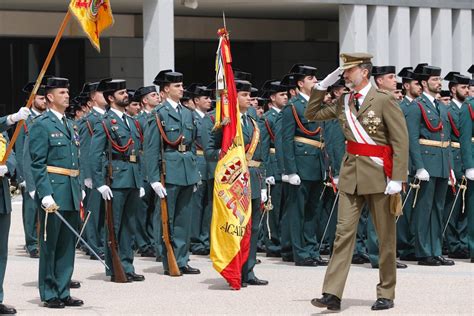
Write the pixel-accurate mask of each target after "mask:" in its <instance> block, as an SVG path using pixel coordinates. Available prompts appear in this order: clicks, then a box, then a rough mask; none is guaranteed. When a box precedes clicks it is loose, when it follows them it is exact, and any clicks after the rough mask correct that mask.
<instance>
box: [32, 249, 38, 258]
mask: <svg viewBox="0 0 474 316" xmlns="http://www.w3.org/2000/svg"><path fill="white" fill-rule="evenodd" d="M39 257H40V256H39V251H38V249H33V250H31V251H30V258H33V259H38V258H39Z"/></svg>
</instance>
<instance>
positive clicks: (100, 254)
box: [89, 252, 105, 260]
mask: <svg viewBox="0 0 474 316" xmlns="http://www.w3.org/2000/svg"><path fill="white" fill-rule="evenodd" d="M97 255H98V256H99V258H100V259H101V260H105V254H104V253H102V252H101V253H98V254H97ZM89 259H90V260H99V259H97V257H96V256H94V255H90V256H89Z"/></svg>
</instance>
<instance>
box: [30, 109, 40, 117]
mask: <svg viewBox="0 0 474 316" xmlns="http://www.w3.org/2000/svg"><path fill="white" fill-rule="evenodd" d="M31 112H32V113H33V115H34V116H38V115H40V114H41V113H40V112H38V111H35V110H34V109H33V108H31Z"/></svg>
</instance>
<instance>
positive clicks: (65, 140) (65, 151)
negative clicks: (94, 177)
mask: <svg viewBox="0 0 474 316" xmlns="http://www.w3.org/2000/svg"><path fill="white" fill-rule="evenodd" d="M67 124H68V127H67V128H66V126H65V125H64V123H63V122H62V121H60V120H59V118H58V117H57V116H56V115H55V114H54V113H53V112H52V111H47V112H45V113H44V114H43V115H41V116H40V117H38V118H37V119H36V120H35V124H33V125H32V126H31V128H30V135H29V146H30V156H31V172H32V175H33V179H34V182H35V186H36V195H37V196H38V197H39V199H40V201H41V199H42V198H44V197H45V196H48V195H51V196H52V197H53V199H54V200H55V202H56V204H57V205H58V206H59V207H60V210H62V211H78V210H79V208H80V202H81V199H82V195H81V186H80V183H79V177H69V176H64V175H60V174H54V173H48V172H47V166H55V167H60V168H65V169H73V170H78V169H79V146H80V143H79V135H78V134H77V133H76V131H75V130H74V128H73V126H74V124H75V123H74V122H73V121H72V120H69V119H67Z"/></svg>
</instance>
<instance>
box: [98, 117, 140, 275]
mask: <svg viewBox="0 0 474 316" xmlns="http://www.w3.org/2000/svg"><path fill="white" fill-rule="evenodd" d="M116 112H120V111H118V110H114V109H112V108H111V109H110V110H109V111H107V113H106V114H105V115H104V116H103V117H102V119H101V120H100V121H98V122H97V123H96V125H95V127H94V135H93V136H92V139H91V145H90V151H89V153H90V161H91V169H92V172H93V173H92V180H93V183H94V187H96V188H99V187H101V186H103V185H105V183H106V182H105V180H106V176H107V169H108V163H109V162H108V161H107V163H106V164H105V166H104V162H103V157H104V155H105V156H106V157H107V159H110V160H111V161H110V163H111V164H112V183H111V185H110V189H111V190H112V194H113V198H112V212H113V223H114V232H115V240H116V241H117V245H118V248H119V255H120V261H121V263H122V267H123V270H124V271H125V273H126V274H133V273H135V268H134V266H133V257H134V255H133V249H132V243H133V233H134V232H135V223H136V219H135V216H136V213H137V208H138V207H139V206H140V196H139V194H140V188H141V187H143V179H142V174H141V171H140V164H139V160H140V158H141V157H140V156H139V153H140V146H141V145H140V133H139V131H138V129H137V127H136V125H135V123H134V122H135V121H134V119H133V118H131V117H130V116H128V115H126V114H125V113H123V114H122V113H116ZM119 114H120V115H119ZM105 235H106V241H108V233H107V226H106V228H105ZM106 244H107V243H106ZM105 260H106V263H107V265H108V266H109V267H110V269H111V270H107V271H106V274H107V275H110V276H114V272H113V266H112V257H111V253H110V249H109V247H105Z"/></svg>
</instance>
